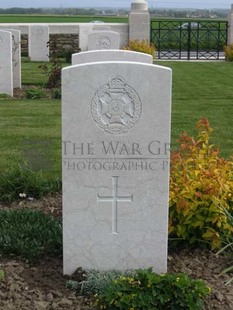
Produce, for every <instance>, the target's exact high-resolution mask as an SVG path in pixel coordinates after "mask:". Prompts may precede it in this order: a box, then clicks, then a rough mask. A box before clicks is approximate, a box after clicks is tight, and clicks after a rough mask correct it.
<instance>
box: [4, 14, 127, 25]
mask: <svg viewBox="0 0 233 310" xmlns="http://www.w3.org/2000/svg"><path fill="white" fill-rule="evenodd" d="M93 20H101V21H103V22H105V23H128V18H127V17H118V16H109V17H108V16H96V15H94V16H91V15H90V16H82V15H44V14H43V15H26V14H21V15H20V14H19V15H16V14H15V15H8V14H6V15H4V14H2V15H0V23H89V22H91V21H93Z"/></svg>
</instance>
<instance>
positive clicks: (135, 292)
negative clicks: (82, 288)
mask: <svg viewBox="0 0 233 310" xmlns="http://www.w3.org/2000/svg"><path fill="white" fill-rule="evenodd" d="M209 292H210V289H209V288H208V287H207V286H206V285H205V284H204V283H203V282H202V281H200V280H192V279H190V278H189V277H188V276H187V275H186V274H163V275H157V274H155V273H153V272H152V269H147V270H137V271H136V272H135V273H132V274H131V275H130V276H125V275H123V276H120V277H119V278H117V279H115V280H114V281H112V283H110V284H109V285H108V286H107V287H105V289H104V291H103V292H102V293H100V294H99V295H95V297H96V301H97V306H98V308H99V309H111V310H116V309H131V310H134V309H135V310H151V309H155V310H156V309H157V310H160V309H166V310H169V309H179V310H181V309H185V310H188V309H191V310H198V309H202V298H203V297H204V296H206V295H207V294H208V293H209Z"/></svg>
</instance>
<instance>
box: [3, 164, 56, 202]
mask: <svg viewBox="0 0 233 310" xmlns="http://www.w3.org/2000/svg"><path fill="white" fill-rule="evenodd" d="M60 189H61V182H60V181H59V180H54V181H50V180H46V179H45V177H44V176H43V173H42V172H41V171H40V172H37V173H36V172H33V171H32V170H31V169H30V168H29V167H28V166H27V165H24V166H23V165H21V164H17V165H14V166H12V167H11V168H9V169H8V170H6V171H5V172H3V173H1V174H0V201H2V202H7V203H9V202H11V201H14V200H17V199H19V198H23V197H20V194H22V193H23V194H24V195H26V196H27V197H28V196H29V197H34V198H40V197H42V196H44V195H45V194H48V193H51V192H58V191H60Z"/></svg>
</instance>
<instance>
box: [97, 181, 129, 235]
mask: <svg viewBox="0 0 233 310" xmlns="http://www.w3.org/2000/svg"><path fill="white" fill-rule="evenodd" d="M118 179H119V177H118V176H113V177H112V196H100V195H97V202H112V234H117V233H118V232H117V218H118V217H117V213H118V202H130V203H132V202H133V195H131V196H119V195H118Z"/></svg>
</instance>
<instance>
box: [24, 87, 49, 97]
mask: <svg viewBox="0 0 233 310" xmlns="http://www.w3.org/2000/svg"><path fill="white" fill-rule="evenodd" d="M44 97H45V91H44V90H43V89H38V88H31V89H27V90H26V98H27V99H40V98H44Z"/></svg>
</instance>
